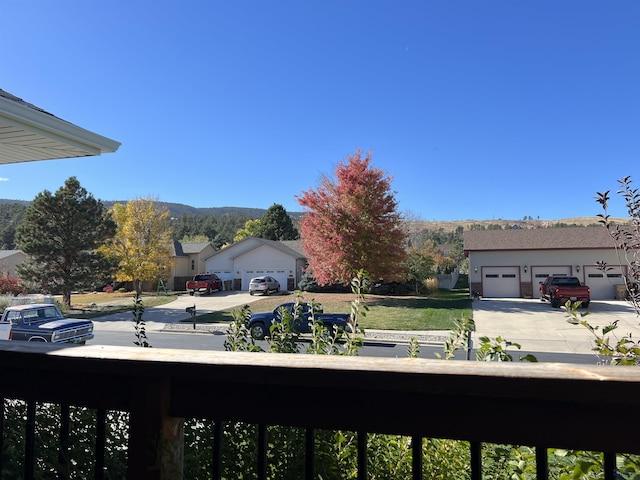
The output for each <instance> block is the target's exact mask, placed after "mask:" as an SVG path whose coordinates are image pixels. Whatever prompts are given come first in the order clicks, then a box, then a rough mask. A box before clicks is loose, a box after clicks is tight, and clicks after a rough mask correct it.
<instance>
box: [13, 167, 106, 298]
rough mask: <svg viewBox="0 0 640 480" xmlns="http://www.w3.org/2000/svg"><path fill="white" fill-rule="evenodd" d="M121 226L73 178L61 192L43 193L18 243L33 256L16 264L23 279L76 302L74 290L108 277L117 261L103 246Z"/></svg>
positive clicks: (28, 212)
mask: <svg viewBox="0 0 640 480" xmlns="http://www.w3.org/2000/svg"><path fill="white" fill-rule="evenodd" d="M115 230H116V225H115V223H114V222H113V220H112V219H111V216H110V215H109V213H108V212H107V211H106V210H105V208H104V206H103V204H102V202H101V201H99V200H96V199H95V198H94V197H93V196H92V195H91V194H89V193H88V192H87V191H86V190H85V189H84V188H83V187H81V186H80V182H78V180H77V179H76V178H75V177H70V178H69V179H67V181H66V182H65V184H64V186H63V187H61V188H60V189H58V190H57V191H56V192H55V194H51V192H49V191H47V190H45V191H43V192H41V193H39V194H38V195H37V196H36V198H35V199H34V200H33V202H32V203H31V205H30V206H29V207H28V208H27V210H26V212H25V218H24V221H23V222H22V224H21V225H20V226H19V227H18V228H17V231H16V243H17V244H18V247H19V248H20V249H21V250H22V251H23V252H24V253H26V254H27V255H28V256H29V258H28V260H27V261H26V262H25V263H23V264H21V265H18V266H17V267H16V271H17V273H18V275H19V276H20V278H21V280H22V281H23V282H25V283H26V284H27V285H30V286H33V287H36V288H38V289H41V290H43V291H45V292H51V293H58V292H60V293H62V298H63V303H64V304H65V305H66V306H67V307H69V306H71V292H73V291H75V290H80V289H84V288H91V287H94V286H95V285H96V284H99V283H101V282H103V281H104V280H106V279H108V278H109V276H110V275H111V272H112V270H113V263H112V262H110V261H108V259H106V258H105V257H104V256H103V255H102V254H101V253H100V252H99V251H98V248H99V247H100V246H101V245H102V244H103V243H104V242H105V241H107V240H108V239H110V238H111V237H112V236H113V235H114V233H115Z"/></svg>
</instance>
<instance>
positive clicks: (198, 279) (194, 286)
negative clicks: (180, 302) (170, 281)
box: [186, 273, 222, 295]
mask: <svg viewBox="0 0 640 480" xmlns="http://www.w3.org/2000/svg"><path fill="white" fill-rule="evenodd" d="M186 288H187V290H189V295H195V293H196V292H206V294H207V295H209V294H210V293H211V292H213V291H214V290H222V280H220V278H219V277H218V276H217V275H216V274H215V273H200V274H198V275H194V277H193V280H189V281H188V282H187V285H186Z"/></svg>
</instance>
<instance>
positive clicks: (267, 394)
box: [0, 342, 640, 479]
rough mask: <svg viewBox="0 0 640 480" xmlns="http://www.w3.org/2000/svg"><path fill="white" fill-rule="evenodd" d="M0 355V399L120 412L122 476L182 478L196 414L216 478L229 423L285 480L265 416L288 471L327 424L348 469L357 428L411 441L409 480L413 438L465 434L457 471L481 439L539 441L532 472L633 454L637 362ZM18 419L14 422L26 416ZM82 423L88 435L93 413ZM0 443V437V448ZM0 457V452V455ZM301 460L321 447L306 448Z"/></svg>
mask: <svg viewBox="0 0 640 480" xmlns="http://www.w3.org/2000/svg"><path fill="white" fill-rule="evenodd" d="M0 362H2V365H3V368H4V370H3V381H2V386H1V387H0V394H1V395H2V396H3V397H4V398H7V399H21V400H24V401H26V402H27V403H28V404H29V403H32V404H34V402H38V405H40V404H44V403H52V404H56V405H63V406H64V405H71V406H73V407H78V408H80V409H83V408H88V409H92V410H94V411H96V412H103V414H105V413H106V412H111V411H122V412H128V415H130V419H129V425H128V430H127V431H126V432H119V435H121V437H120V438H121V439H124V438H125V436H126V438H127V439H128V446H127V468H126V470H127V472H126V475H127V478H131V479H147V478H148V479H159V478H180V477H181V476H182V475H184V473H183V472H182V469H183V468H190V467H188V465H189V463H188V462H187V467H183V454H184V456H185V457H186V459H187V460H188V461H189V462H190V461H191V460H192V459H193V455H194V452H193V449H191V446H192V445H193V444H192V443H191V442H192V441H191V440H189V439H190V438H191V437H190V435H189V434H187V435H186V437H184V436H183V428H184V427H183V421H182V419H184V418H187V419H198V420H197V421H196V420H192V421H189V422H187V424H186V425H187V428H188V429H192V426H191V425H192V423H191V422H196V423H197V424H199V425H200V426H202V428H205V426H206V428H205V430H207V429H208V431H210V432H212V435H211V436H210V437H209V438H210V440H211V442H212V443H211V450H212V457H210V458H211V460H210V463H209V465H210V467H209V468H210V469H211V472H210V474H211V476H210V477H209V478H219V477H216V472H218V471H219V470H218V469H220V468H221V461H219V460H216V459H220V458H222V457H221V456H220V455H221V453H219V452H221V451H222V450H223V449H227V450H228V449H229V448H231V447H230V446H229V445H231V444H229V443H226V444H225V442H224V441H222V440H221V437H223V435H224V440H226V439H227V438H231V435H230V433H229V432H230V431H232V430H234V429H238V428H255V429H257V430H256V435H257V437H256V438H257V439H256V442H257V443H256V448H257V449H258V452H257V453H258V455H257V463H256V465H257V466H256V475H257V476H256V478H267V476H269V478H286V477H280V476H279V474H276V473H274V472H272V471H269V468H272V467H270V465H271V466H273V459H274V458H277V459H282V458H285V452H283V453H280V452H278V453H273V452H271V451H270V450H269V449H268V448H267V447H266V446H265V445H267V444H277V443H278V438H280V439H281V438H284V436H285V434H284V433H281V432H284V431H285V430H282V429H280V427H277V425H281V426H293V427H297V428H299V429H301V430H297V432H299V433H297V434H295V435H297V436H295V437H294V438H295V441H293V442H289V445H295V446H297V447H298V448H297V450H296V451H294V452H289V453H288V454H287V455H288V456H292V455H294V454H295V453H297V454H298V458H296V459H295V461H294V462H293V464H294V465H298V466H297V467H296V468H298V469H299V468H302V467H301V466H300V464H297V463H296V462H298V461H299V460H301V459H302V458H305V463H304V465H305V467H304V468H305V469H306V468H308V467H307V465H308V464H309V461H308V460H309V459H308V457H306V456H305V453H304V452H305V449H304V448H303V447H302V444H303V440H302V439H303V438H304V443H305V444H309V443H310V444H312V445H315V444H316V443H318V444H321V443H322V441H323V438H324V437H325V436H326V435H329V436H333V435H336V433H335V432H342V433H340V434H341V435H350V437H349V438H348V440H349V441H347V440H343V441H342V444H341V445H342V446H343V447H344V448H345V451H343V452H338V453H340V454H344V455H346V456H348V457H349V456H350V457H349V458H350V461H353V462H356V464H357V467H358V472H359V474H360V475H362V471H363V469H364V471H365V472H366V467H367V466H368V465H369V466H370V464H371V462H375V457H374V459H373V460H372V459H371V456H369V457H367V456H366V455H365V454H364V453H363V452H366V448H363V447H364V446H366V445H367V444H370V445H373V444H374V443H375V441H374V440H373V439H374V438H375V437H374V436H372V435H371V434H387V435H391V436H392V437H388V438H385V437H380V438H382V439H383V440H382V442H381V443H382V444H383V445H384V444H385V443H386V444H387V446H389V445H390V442H391V440H389V439H393V438H395V439H396V440H393V441H395V442H398V445H397V446H398V448H400V447H402V448H405V449H409V448H410V449H411V454H409V453H407V455H410V456H411V458H412V461H413V462H418V465H415V464H414V465H413V467H414V468H413V473H412V475H413V478H422V477H421V476H420V475H422V472H423V470H424V469H425V467H424V465H423V464H422V463H421V460H422V458H428V457H427V456H424V455H420V454H419V452H421V451H423V452H424V450H425V449H427V451H428V449H430V448H434V447H433V444H432V443H430V442H432V440H429V441H426V440H423V439H425V438H429V439H450V440H460V441H463V442H467V443H462V444H458V443H456V442H451V443H450V444H447V448H449V449H451V448H454V449H456V448H463V449H464V450H465V451H468V452H469V455H470V456H469V458H470V461H469V463H468V465H469V467H468V471H470V472H471V473H470V475H471V478H480V477H474V475H478V471H479V470H478V467H477V462H478V461H479V460H478V458H480V456H481V455H480V449H481V445H482V444H487V443H494V444H511V445H528V446H543V448H539V449H537V450H530V451H531V452H533V453H531V455H533V456H537V457H539V458H538V461H539V462H542V463H538V465H539V466H538V469H541V470H545V471H546V466H545V465H546V463H547V460H546V448H547V447H556V448H565V449H569V450H591V451H595V452H608V453H609V456H608V457H607V458H608V459H609V460H608V462H609V463H611V458H613V457H612V455H610V454H611V453H612V452H616V453H632V454H639V453H640V444H638V442H637V441H636V432H637V422H638V421H637V420H636V416H635V415H634V412H635V407H636V405H637V400H636V399H637V398H638V394H640V371H638V370H637V369H635V368H611V367H602V366H576V365H564V364H563V365H561V364H507V363H484V362H461V361H451V362H444V361H439V360H424V359H413V358H411V359H379V358H365V357H331V356H314V355H289V354H274V353H270V354H263V353H237V352H203V351H184V350H170V349H156V348H153V349H140V348H135V347H132V348H126V347H106V346H98V345H87V346H59V345H31V344H22V343H19V342H14V343H11V342H0ZM34 405H35V404H34ZM56 408H57V407H56ZM72 410H73V409H72ZM34 411H35V408H34ZM594 412H615V415H619V416H623V417H624V418H625V424H624V428H617V429H615V432H612V425H611V423H610V422H607V421H601V420H600V419H599V418H598V417H597V413H594ZM5 416H6V417H7V420H5V429H4V430H5V431H8V430H7V428H8V426H7V425H6V423H7V421H8V419H9V415H8V414H7V413H6V412H5ZM107 416H108V415H107ZM26 417H27V423H28V422H29V419H30V418H31V419H33V418H34V417H32V416H31V415H30V414H27V415H26ZM32 421H34V420H32ZM72 425H76V424H75V423H73V424H72ZM95 425H96V427H95V428H96V431H97V430H98V428H99V427H100V422H96V424H95ZM223 425H226V427H225V428H222V427H223ZM243 425H244V426H243ZM250 425H254V426H253V427H251V426H250ZM267 425H268V426H269V427H267ZM39 428H40V427H39ZM51 429H52V431H53V430H55V427H53V426H52V427H51ZM216 429H218V432H219V434H218V435H217V436H216V435H215V434H213V432H214V431H215V430H216ZM205 430H203V431H205ZM190 431H194V430H190ZM85 432H86V433H87V435H89V436H90V435H91V434H90V433H89V431H88V430H86V428H85V427H83V428H79V427H72V428H71V434H70V436H73V434H75V433H79V434H80V433H83V434H84V433H85ZM347 432H352V433H347ZM353 432H359V433H357V434H356V433H353ZM365 433H366V435H365ZM292 435H293V434H292ZM82 436H84V435H82ZM25 438H27V440H28V439H29V436H27V437H25ZM38 438H40V437H38ZM185 438H186V440H187V442H186V443H185ZM267 438H269V440H268V442H267V440H266V439H267ZM310 438H311V440H310ZM450 440H437V441H439V442H450ZM333 441H335V438H333ZM7 442H8V438H7V439H5V443H4V445H5V446H8V445H9V444H10V442H9V443H7ZM216 442H219V443H216ZM27 443H28V442H27ZM333 444H334V445H335V442H334V443H333ZM401 444H403V445H401ZM216 445H218V446H217V447H216ZM223 445H226V446H223ZM455 445H463V447H456V446H455ZM466 445H469V448H468V449H467V448H466ZM420 446H422V449H421V448H420ZM12 448H13V447H12ZM40 448H46V449H47V450H51V449H52V448H53V447H51V446H50V445H48V446H46V447H40ZM216 448H217V449H218V453H215V454H214V453H213V450H215V449H216ZM370 448H373V447H370ZM250 450H254V449H253V448H249V449H248V450H247V451H250ZM205 451H206V449H205ZM203 452H204V451H203ZM260 452H262V456H261V454H260ZM312 452H315V449H312ZM254 453H256V452H254ZM338 453H336V452H335V451H334V452H333V453H332V454H333V455H337V454H338ZM543 453H544V455H543ZM7 455H8V453H7V450H5V447H3V463H5V461H4V459H6V458H7ZM314 455H325V452H324V451H321V450H318V451H317V452H316V453H315V454H314ZM98 456H99V455H98V454H96V457H98ZM196 456H197V457H198V456H199V455H196ZM207 456H208V455H207ZM159 458H162V459H163V461H162V462H161V463H160V464H161V465H163V467H162V468H159V465H160V464H159V462H158V459H159ZM270 458H271V461H270V460H269V459H270ZM407 458H408V457H407ZM203 461H204V462H209V459H207V460H203ZM196 463H197V462H196ZM336 465H337V464H336ZM474 465H476V466H474ZM540 465H542V468H541V467H540ZM336 468H338V467H336ZM416 468H418V471H416ZM173 469H175V470H173ZM101 471H103V470H101ZM465 471H466V470H465ZM608 471H610V472H613V468H610V469H609V470H608ZM458 473H460V472H458ZM307 474H309V473H307ZM609 475H613V474H612V473H609ZM3 478H10V477H5V476H3ZM15 478H20V477H15ZM25 478H26V477H25ZM39 478H44V477H39ZM64 478H66V477H64ZM68 478H77V477H74V476H73V475H71V476H69V477H68ZM104 478H110V477H107V476H105V477H104ZM187 478H189V477H187ZM191 478H192V477H191ZM203 478H204V477H203ZM307 478H312V477H307ZM336 478H338V477H336ZM361 478H364V477H361ZM396 478H402V477H401V476H399V477H396ZM451 478H461V477H459V476H458V475H457V474H456V475H454V476H453V477H451ZM538 478H545V477H538ZM609 478H613V477H612V476H610V477H609Z"/></svg>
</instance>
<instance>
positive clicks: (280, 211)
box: [258, 203, 298, 240]
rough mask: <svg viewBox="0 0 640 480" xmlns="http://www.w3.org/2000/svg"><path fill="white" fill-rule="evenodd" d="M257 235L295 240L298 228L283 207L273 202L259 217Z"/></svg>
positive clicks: (271, 238) (268, 238) (273, 238)
mask: <svg viewBox="0 0 640 480" xmlns="http://www.w3.org/2000/svg"><path fill="white" fill-rule="evenodd" d="M258 236H259V237H260V238H266V239H267V240H296V239H297V238H298V230H296V228H295V227H294V226H293V221H292V220H291V217H290V216H289V214H288V213H287V211H286V210H285V209H284V207H283V206H282V205H279V204H277V203H274V204H273V205H271V206H270V207H269V208H268V209H267V212H266V213H265V214H264V216H263V217H262V218H261V219H260V225H259V226H258Z"/></svg>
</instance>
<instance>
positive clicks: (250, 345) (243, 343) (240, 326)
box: [224, 305, 263, 352]
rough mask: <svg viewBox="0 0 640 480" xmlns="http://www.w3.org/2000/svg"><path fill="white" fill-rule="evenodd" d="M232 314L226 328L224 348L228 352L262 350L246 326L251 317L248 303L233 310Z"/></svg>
mask: <svg viewBox="0 0 640 480" xmlns="http://www.w3.org/2000/svg"><path fill="white" fill-rule="evenodd" d="M232 315H233V321H232V322H231V323H230V324H229V328H227V338H226V339H225V341H224V349H225V350H226V351H228V352H262V351H263V350H262V348H260V347H259V346H258V345H256V343H255V340H254V339H253V337H252V336H251V333H250V332H249V329H248V328H247V322H248V321H249V319H250V318H251V309H250V308H249V305H244V306H243V307H242V308H240V309H235V310H233V312H232Z"/></svg>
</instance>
